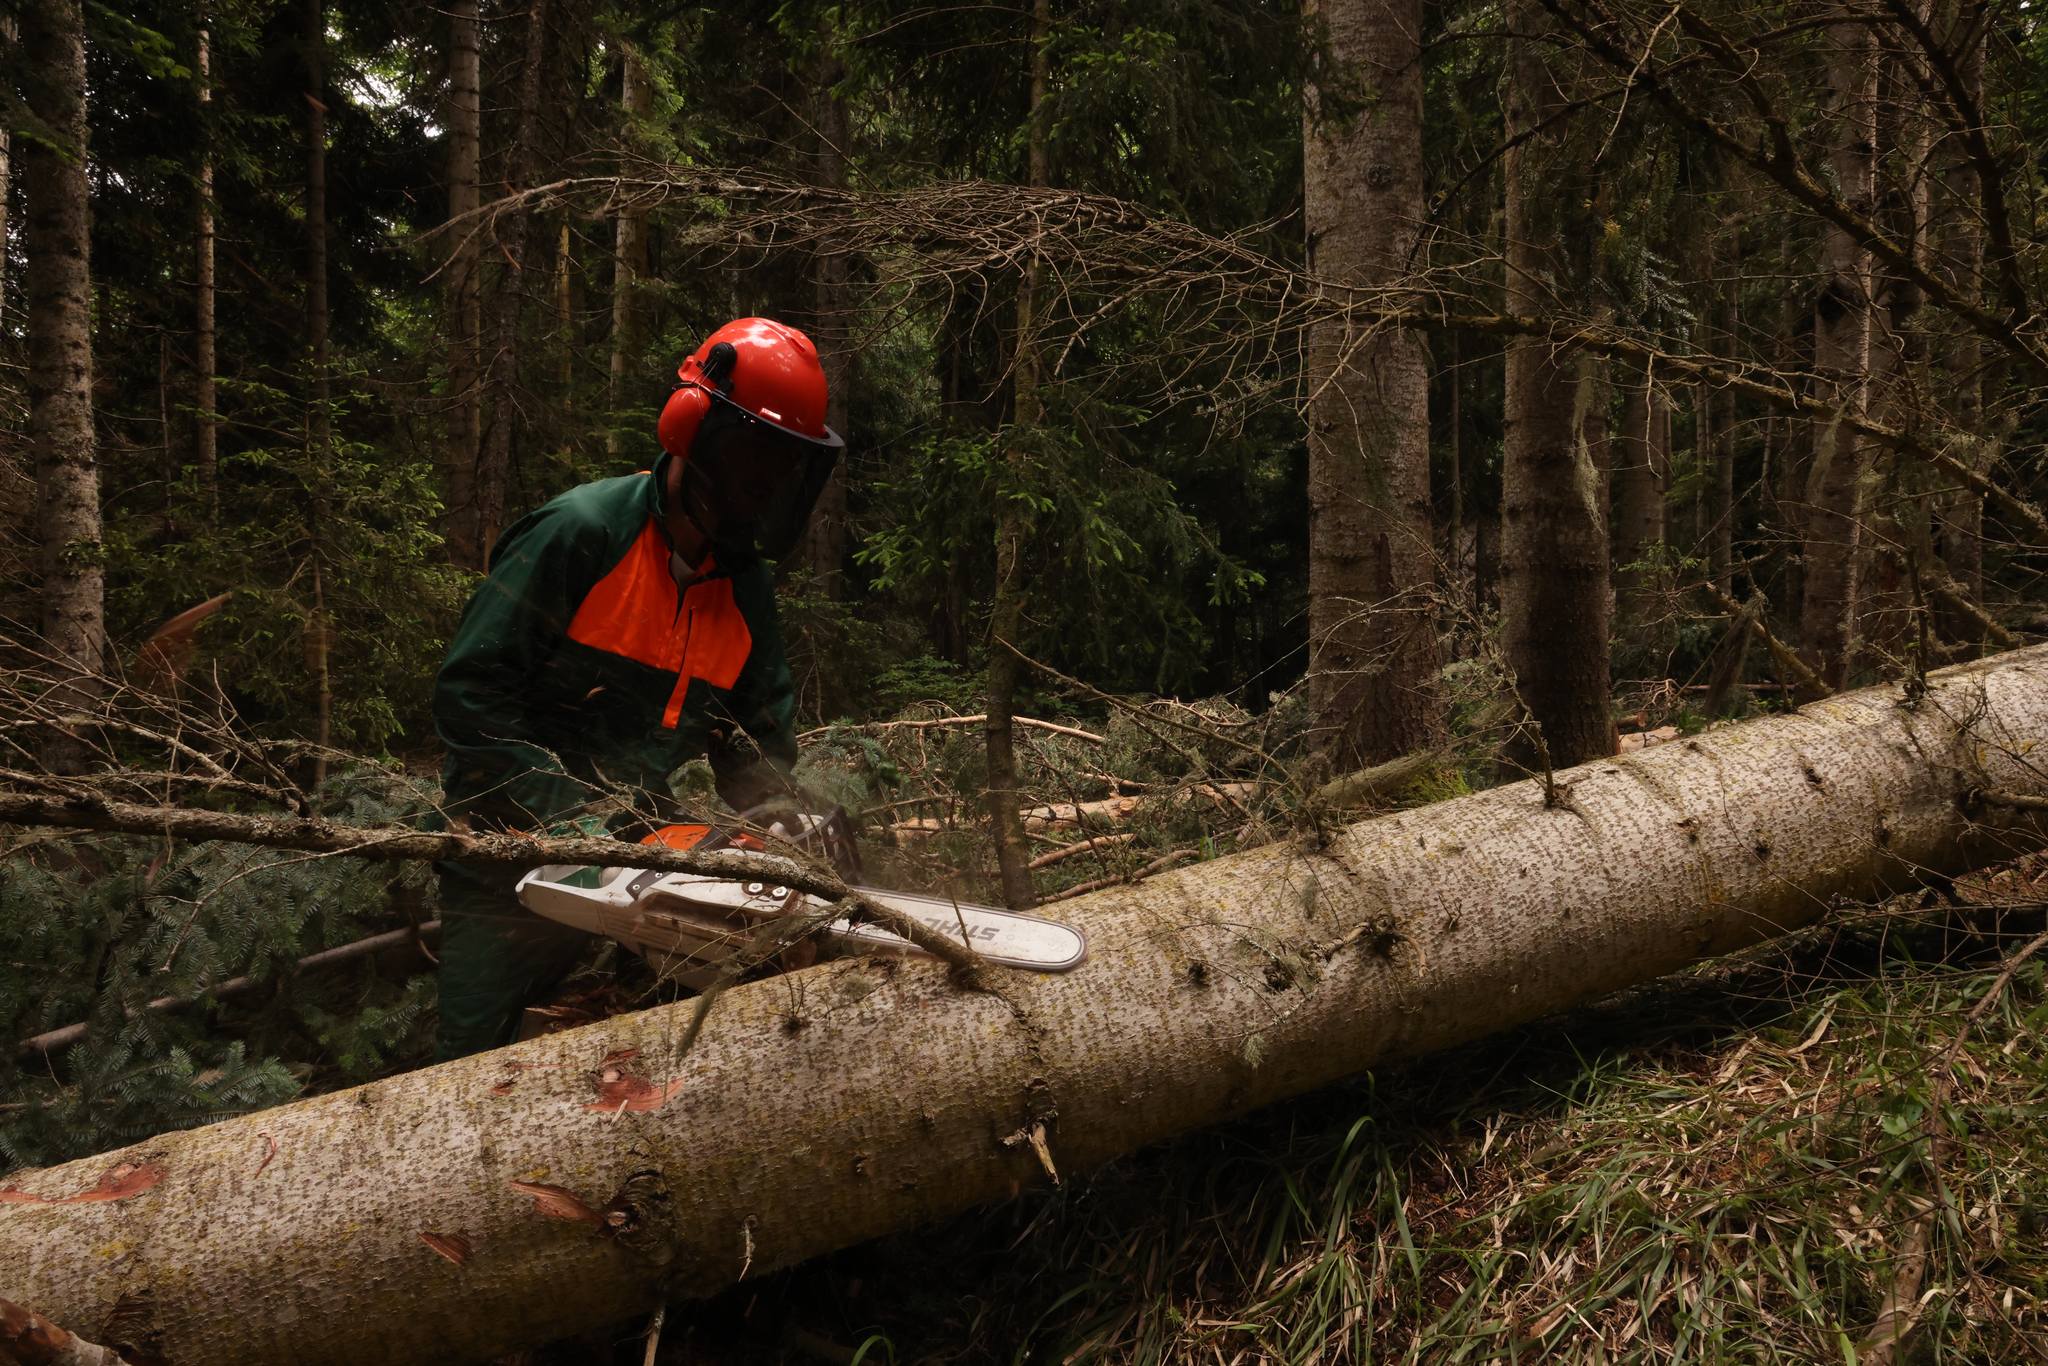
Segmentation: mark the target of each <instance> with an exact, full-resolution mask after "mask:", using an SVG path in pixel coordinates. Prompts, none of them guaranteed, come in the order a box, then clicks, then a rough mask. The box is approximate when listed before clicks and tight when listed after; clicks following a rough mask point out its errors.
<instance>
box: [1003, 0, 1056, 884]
mask: <svg viewBox="0 0 2048 1366" xmlns="http://www.w3.org/2000/svg"><path fill="white" fill-rule="evenodd" d="M1051 39H1052V7H1051V4H1050V3H1049V0H1034V3H1033V5H1032V9H1031V108H1030V113H1029V115H1028V127H1029V133H1028V151H1027V153H1026V157H1027V164H1026V176H1027V180H1028V183H1029V184H1030V185H1031V186H1032V188H1034V189H1038V188H1042V187H1044V186H1045V185H1046V184H1048V183H1049V175H1048V172H1047V168H1046V153H1045V120H1044V117H1043V113H1044V109H1045V90H1046V84H1047V81H1048V79H1049V75H1050V72H1049V70H1048V67H1047V56H1046V45H1047V44H1048V43H1049V42H1050V41H1051ZM1043 276H1044V269H1043V267H1042V266H1041V264H1040V262H1039V259H1038V257H1037V256H1035V255H1034V256H1033V257H1032V258H1031V261H1030V263H1029V264H1028V265H1026V266H1025V267H1024V277H1023V279H1021V280H1020V281H1018V284H1017V349H1016V359H1015V363H1014V366H1013V371H1014V376H1013V383H1014V385H1015V389H1014V393H1015V401H1014V404H1013V410H1012V414H1011V419H1010V421H1011V433H1012V435H1011V439H1010V449H1009V450H1008V451H1007V452H1006V453H1005V455H1004V457H1003V458H1004V462H1005V464H1006V465H1007V466H1008V467H1009V472H1010V478H1011V480H1012V482H1013V484H1014V485H1015V486H1016V487H1018V488H1025V487H1028V486H1029V480H1030V477H1031V474H1030V470H1031V463H1032V461H1031V454H1030V449H1029V447H1028V445H1027V444H1026V443H1027V442H1029V441H1032V440H1034V439H1035V438H1036V433H1035V432H1034V431H1033V429H1034V428H1035V427H1036V426H1037V425H1038V422H1039V419H1040V418H1041V417H1043V416H1044V412H1045V400H1044V397H1043V396H1042V395H1041V394H1040V393H1039V384H1040V383H1041V380H1042V376H1041V375H1040V373H1039V348H1038V335H1037V334H1038V303H1039V300H1038V292H1039V288H1040V286H1041V285H1042V283H1043ZM1020 438H1021V439H1020ZM1029 536H1030V527H1029V524H1028V522H1027V520H1026V518H1025V515H1024V505H1023V503H1021V502H1019V501H1018V500H1017V499H1016V498H1004V499H1003V500H1002V501H1001V504H1000V508H999V510H998V511H997V513H996V588H995V601H994V603H993V604H992V605H991V607H990V609H989V623H988V629H989V637H990V639H989V646H988V807H989V825H990V829H991V833H992V835H993V837H994V839H995V846H996V866H997V868H998V869H999V870H1001V873H1002V882H1003V901H1004V904H1006V905H1008V906H1009V907H1010V908H1011V909H1013V910H1024V909H1026V908H1027V907H1029V906H1031V905H1032V903H1033V902H1035V901H1036V900H1037V899H1038V894H1037V891H1036V890H1035V889H1034V888H1033V886H1032V883H1031V868H1030V859H1031V855H1030V851H1029V850H1028V849H1026V847H1025V843H1024V822H1023V820H1022V818H1021V817H1020V816H1019V815H1018V814H1017V803H1018V801H1019V800H1021V798H1022V793H1021V792H1020V791H1019V790H1018V787H1017V749H1016V743H1015V738H1014V736H1013V734H1012V731H1013V727H1012V726H1011V724H1010V719H1011V715H1012V713H1013V711H1014V710H1015V708H1016V702H1017V682H1018V679H1019V677H1020V676H1021V674H1022V664H1021V662H1020V661H1019V660H1018V658H1017V655H1016V652H1015V650H1014V649H1012V648H1011V647H1013V646H1017V645H1018V644H1019V641H1018V637H1019V636H1020V635H1021V634H1022V631H1023V626H1024V581H1025V569H1024V547H1025V542H1026V541H1027V539H1028V538H1029Z"/></svg>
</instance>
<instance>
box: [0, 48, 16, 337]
mask: <svg viewBox="0 0 2048 1366" xmlns="http://www.w3.org/2000/svg"><path fill="white" fill-rule="evenodd" d="M18 40H19V34H18V33H17V31H16V29H15V27H14V16H13V15H12V14H0V47H5V48H12V47H13V46H14V44H15V43H16V42H17V41H18ZM13 137H14V135H13V133H12V132H10V131H9V129H8V128H7V127H6V125H4V124H0V335H5V333H6V331H7V252H6V250H5V247H6V244H7V241H8V237H7V191H8V188H9V187H10V185H11V184H12V182H13V175H14V158H13V155H12V153H13V149H14V141H13Z"/></svg>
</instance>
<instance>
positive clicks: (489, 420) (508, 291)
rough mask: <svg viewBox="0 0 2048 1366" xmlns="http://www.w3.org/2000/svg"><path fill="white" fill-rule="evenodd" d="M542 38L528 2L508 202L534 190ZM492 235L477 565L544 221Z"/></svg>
mask: <svg viewBox="0 0 2048 1366" xmlns="http://www.w3.org/2000/svg"><path fill="white" fill-rule="evenodd" d="M547 39H548V0H528V4H527V9H526V54H525V57H524V59H523V60H522V61H521V63H520V67H519V86H518V91H517V99H518V103H517V105H516V108H517V109H518V111H519V119H518V127H517V131H515V132H514V133H513V136H512V147H511V150H510V151H509V152H508V153H507V154H506V157H505V194H506V196H507V197H510V196H512V195H516V194H518V193H520V192H521V191H523V190H525V189H528V188H529V187H531V186H532V184H533V179H534V168H535V166H536V165H537V164H538V161H539V156H540V146H539V144H540V117H541V108H540V93H541V72H542V70H543V68H544V67H545V66H546V64H547ZM493 231H494V233H495V237H494V239H493V240H494V244H495V245H496V246H497V248H498V251H499V253H500V254H501V255H502V256H503V258H504V262H505V268H504V269H503V270H502V271H500V272H499V273H498V277H497V278H498V283H497V289H496V291H495V293H494V294H493V296H492V299H491V314H492V318H491V359H490V363H489V364H488V365H487V366H485V367H484V395H483V397H484V403H483V408H484V412H483V435H482V439H481V440H482V444H481V448H480V451H479V454H478V457H477V464H476V490H475V492H476V549H477V553H478V555H479V557H480V558H479V563H481V557H483V556H487V555H489V553H490V548H491V546H492V544H493V543H494V542H496V540H497V539H498V531H499V529H500V527H501V526H502V525H503V524H504V520H505V497H506V491H507V489H508V488H509V487H510V485H511V480H512V461H513V457H514V454H515V452H516V451H517V449H518V444H519V443H518V437H519V433H520V429H521V427H522V426H523V424H522V422H521V421H520V410H521V407H522V403H521V399H522V395H521V394H520V392H519V390H520V361H521V357H520V336H519V313H520V305H521V304H522V303H523V302H524V301H525V298H526V294H527V290H528V279H529V276H535V277H538V276H539V275H540V269H539V267H540V263H541V261H542V260H543V259H544V258H545V245H546V241H547V238H546V235H545V233H546V229H545V225H544V224H543V222H542V220H541V216H540V215H539V214H538V213H535V212H532V211H530V210H522V211H520V212H517V213H513V214H510V215H506V216H501V217H499V218H498V219H497V220H496V221H495V224H494V227H493ZM529 267H532V268H533V269H529Z"/></svg>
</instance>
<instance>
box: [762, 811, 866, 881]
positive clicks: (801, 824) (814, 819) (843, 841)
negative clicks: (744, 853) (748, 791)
mask: <svg viewBox="0 0 2048 1366" xmlns="http://www.w3.org/2000/svg"><path fill="white" fill-rule="evenodd" d="M768 833H769V834H771V835H774V836H776V837H777V838H778V839H785V840H788V841H789V842H790V843H791V844H794V845H795V846H796V847H797V848H799V849H801V850H803V851H804V852H805V853H807V854H816V855H818V856H819V857H820V858H823V859H825V860H826V861H827V862H829V863H830V864H831V865H832V868H833V871H835V872H837V873H838V874H839V876H840V878H841V879H842V880H844V881H846V882H850V883H851V882H858V881H860V877H861V867H860V846H859V845H858V844H856V843H855V842H854V828H853V817H851V816H849V815H847V814H846V808H845V807H843V806H835V807H833V808H832V809H831V810H830V811H828V812H825V813H823V814H819V813H817V812H811V811H784V812H778V813H776V814H775V815H774V816H772V817H771V818H770V819H769V823H768Z"/></svg>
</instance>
